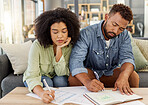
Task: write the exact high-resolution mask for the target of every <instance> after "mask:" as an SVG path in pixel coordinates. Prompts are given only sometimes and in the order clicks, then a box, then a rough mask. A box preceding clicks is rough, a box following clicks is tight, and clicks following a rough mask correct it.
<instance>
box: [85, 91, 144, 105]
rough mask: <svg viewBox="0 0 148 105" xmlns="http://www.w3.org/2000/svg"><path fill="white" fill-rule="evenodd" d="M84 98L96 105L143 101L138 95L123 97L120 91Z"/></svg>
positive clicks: (104, 92) (93, 93)
mask: <svg viewBox="0 0 148 105" xmlns="http://www.w3.org/2000/svg"><path fill="white" fill-rule="evenodd" d="M84 96H85V97H86V98H87V99H88V100H90V101H91V102H92V103H94V104H96V105H106V104H117V103H122V102H126V101H131V100H136V99H142V97H141V96H138V95H136V94H133V95H126V94H125V95H122V94H121V93H120V91H119V90H118V91H112V90H104V91H99V92H91V93H90V92H89V93H85V94H84Z"/></svg>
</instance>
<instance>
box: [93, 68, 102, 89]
mask: <svg viewBox="0 0 148 105" xmlns="http://www.w3.org/2000/svg"><path fill="white" fill-rule="evenodd" d="M94 74H95V76H96V79H97V80H99V75H98V74H97V72H96V71H94ZM99 81H100V80H99ZM102 91H104V89H102Z"/></svg>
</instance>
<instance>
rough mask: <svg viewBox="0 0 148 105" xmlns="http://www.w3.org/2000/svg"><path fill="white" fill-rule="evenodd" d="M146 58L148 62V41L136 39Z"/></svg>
mask: <svg viewBox="0 0 148 105" xmlns="http://www.w3.org/2000/svg"><path fill="white" fill-rule="evenodd" d="M134 41H135V42H136V44H137V46H138V47H139V49H140V50H141V52H142V54H143V55H144V57H145V58H146V59H147V60H148V40H138V39H134Z"/></svg>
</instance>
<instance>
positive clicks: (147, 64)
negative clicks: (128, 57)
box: [131, 36, 148, 71]
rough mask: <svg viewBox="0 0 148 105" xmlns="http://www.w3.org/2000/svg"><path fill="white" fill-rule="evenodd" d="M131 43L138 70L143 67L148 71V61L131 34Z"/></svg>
mask: <svg viewBox="0 0 148 105" xmlns="http://www.w3.org/2000/svg"><path fill="white" fill-rule="evenodd" d="M131 45H132V50H133V55H134V58H135V65H136V71H139V70H141V69H144V70H146V71H148V69H147V68H148V61H147V60H146V58H145V57H144V56H143V54H142V53H141V51H140V49H139V47H138V46H137V45H136V43H135V41H134V39H133V38H132V36H131Z"/></svg>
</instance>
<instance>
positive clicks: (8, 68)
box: [0, 37, 148, 97]
mask: <svg viewBox="0 0 148 105" xmlns="http://www.w3.org/2000/svg"><path fill="white" fill-rule="evenodd" d="M132 39H133V42H134V43H137V42H138V41H144V40H146V41H147V42H148V38H143V37H135V38H132ZM28 40H30V39H26V41H28ZM31 40H33V39H31ZM137 44H138V43H137ZM139 49H140V50H142V49H141V48H139ZM144 49H148V46H147V47H146V48H144ZM141 53H143V52H142V51H141ZM136 54H137V51H136ZM135 56H136V57H137V55H135ZM137 60H138V59H137ZM138 61H139V60H138ZM138 61H137V62H138ZM147 61H148V59H147ZM138 64H139V63H137V65H138ZM137 65H136V66H137ZM136 72H137V73H138V74H139V77H140V87H148V65H147V67H146V68H145V67H144V68H140V70H136ZM15 87H24V84H23V75H22V74H19V75H18V74H14V71H13V69H12V65H11V63H10V60H9V59H8V56H7V55H6V54H2V55H0V97H3V96H4V95H6V94H7V93H9V92H10V91H11V90H13V89H14V88H15Z"/></svg>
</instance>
